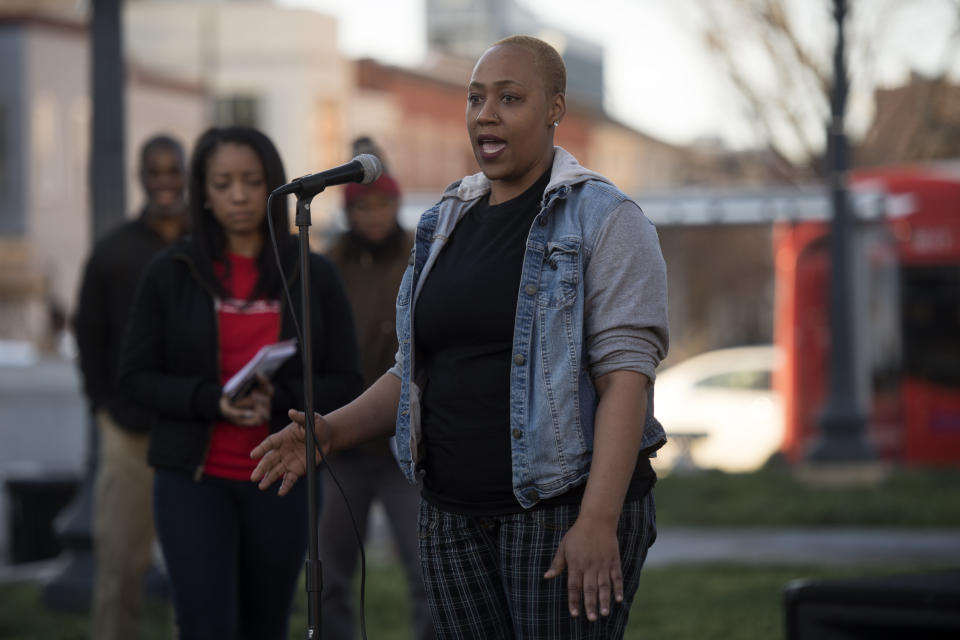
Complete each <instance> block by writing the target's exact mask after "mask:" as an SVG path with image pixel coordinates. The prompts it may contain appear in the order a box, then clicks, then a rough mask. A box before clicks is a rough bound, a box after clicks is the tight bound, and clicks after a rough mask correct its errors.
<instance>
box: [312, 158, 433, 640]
mask: <svg viewBox="0 0 960 640" xmlns="http://www.w3.org/2000/svg"><path fill="white" fill-rule="evenodd" d="M362 143H366V145H364V146H361V144H362ZM378 151H379V150H377V149H376V148H375V147H372V146H370V143H369V141H368V140H366V139H361V140H360V141H358V142H357V143H355V144H354V152H355V153H365V152H366V153H377V155H380V154H379V153H378ZM399 198H400V190H399V188H398V186H397V183H396V181H395V180H394V179H393V178H392V177H390V176H389V175H388V174H386V173H385V174H384V175H383V176H382V177H381V178H379V179H378V180H376V181H375V182H372V183H371V184H369V185H360V184H350V185H347V187H346V191H345V196H344V200H345V205H346V213H347V220H348V224H349V226H350V229H349V231H347V232H346V233H344V234H342V235H341V236H340V237H339V238H337V239H336V240H335V242H334V244H333V246H332V247H331V248H330V250H329V251H328V253H327V255H328V257H329V258H330V259H331V260H332V261H333V263H334V264H336V265H337V268H338V269H339V270H340V274H341V276H342V277H343V281H344V285H345V286H346V289H347V296H348V297H349V298H350V306H351V307H352V309H353V317H354V322H355V323H356V328H357V342H358V344H359V346H360V363H361V368H362V371H363V382H364V387H365V388H366V387H368V386H370V384H372V383H373V382H374V381H376V380H377V378H379V377H380V376H381V375H383V374H384V373H385V372H386V371H387V369H389V368H390V367H391V366H393V363H394V356H395V355H396V352H397V338H396V331H395V328H394V313H395V304H396V299H397V290H398V289H399V287H400V280H401V279H402V278H403V272H404V271H405V270H406V267H407V261H408V259H409V257H410V250H411V248H412V247H413V236H412V234H411V233H409V232H406V231H404V230H403V229H401V228H400V225H399V223H398V220H397V217H398V211H399ZM330 464H331V467H332V468H333V471H334V473H336V474H337V477H338V478H339V480H340V483H341V485H342V486H343V491H344V494H345V495H346V497H347V500H348V502H349V503H350V505H351V508H352V509H353V513H354V515H355V516H356V517H357V526H358V527H359V530H360V534H361V535H363V536H365V535H366V530H367V522H368V518H369V514H370V508H371V506H372V503H373V501H374V500H375V499H378V500H380V502H381V503H382V504H383V507H384V510H385V511H386V514H387V517H388V518H389V519H390V525H391V529H392V531H393V534H394V542H395V547H396V549H397V552H398V554H399V555H400V558H401V560H402V561H403V563H404V566H405V569H406V572H407V582H408V584H409V587H410V594H411V600H412V602H411V605H412V610H413V624H414V635H413V637H414V639H415V640H426V639H428V638H432V637H433V626H432V623H431V622H430V613H429V611H428V609H427V605H426V600H425V596H424V592H423V581H422V579H421V577H420V563H419V558H418V552H417V545H418V542H417V526H416V524H417V523H416V518H417V508H418V505H419V500H420V497H419V491H418V489H417V487H414V486H412V485H410V484H408V483H407V481H406V480H405V479H404V478H403V475H402V474H401V473H400V469H399V468H398V467H397V463H396V460H395V459H394V457H393V453H392V451H391V448H390V443H389V442H388V441H386V440H384V441H382V442H378V443H372V444H368V445H364V446H361V447H357V448H356V449H352V450H349V451H344V452H341V453H338V454H336V455H335V456H332V457H331V460H330ZM323 482H324V494H325V496H326V499H325V500H324V506H323V513H322V514H321V516H320V525H319V526H320V558H321V560H322V561H323V568H324V588H323V593H322V599H323V601H322V604H321V606H322V608H323V612H324V615H323V619H322V621H321V622H322V628H321V636H322V637H324V638H329V639H330V640H352V638H354V637H355V635H356V634H355V628H356V624H355V610H354V605H353V574H354V569H355V568H356V562H357V543H356V540H354V538H353V530H352V529H351V528H350V527H349V526H344V523H345V522H349V517H350V516H349V515H348V514H347V511H346V507H345V506H344V504H343V501H342V500H341V499H340V497H339V496H338V495H337V494H338V492H337V491H336V489H335V487H334V485H333V483H332V481H331V480H330V478H329V476H328V475H327V474H324V475H323Z"/></svg>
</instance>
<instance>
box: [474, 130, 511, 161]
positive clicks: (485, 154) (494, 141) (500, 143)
mask: <svg viewBox="0 0 960 640" xmlns="http://www.w3.org/2000/svg"><path fill="white" fill-rule="evenodd" d="M477 148H478V149H479V150H480V157H482V158H483V159H484V160H493V159H495V158H497V157H499V156H500V154H501V153H503V150H504V149H506V148H507V143H506V141H505V140H503V139H501V138H498V137H496V136H491V135H480V136H477Z"/></svg>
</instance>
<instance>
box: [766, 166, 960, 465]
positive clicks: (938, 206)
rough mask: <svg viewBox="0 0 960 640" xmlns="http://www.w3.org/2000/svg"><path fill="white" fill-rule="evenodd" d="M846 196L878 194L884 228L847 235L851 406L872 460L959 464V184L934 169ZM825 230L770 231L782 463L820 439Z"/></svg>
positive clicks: (871, 179) (874, 176) (873, 174)
mask: <svg viewBox="0 0 960 640" xmlns="http://www.w3.org/2000/svg"><path fill="white" fill-rule="evenodd" d="M851 189H852V191H854V192H863V191H868V192H876V193H877V194H880V195H879V197H878V200H877V206H879V207H882V214H883V215H881V216H877V217H875V218H869V219H863V218H860V219H858V221H857V222H856V223H855V232H854V234H853V236H854V241H853V245H854V246H853V248H852V250H853V260H852V263H853V264H854V268H853V274H852V277H853V282H854V286H853V292H854V293H853V295H854V300H853V304H852V308H853V310H854V311H853V315H854V320H853V321H854V328H855V330H854V336H855V339H856V344H855V345H854V352H855V353H856V354H857V356H856V358H857V361H856V367H855V368H856V370H857V371H858V376H859V378H858V396H859V397H858V401H859V403H860V406H861V408H862V410H863V412H864V414H865V415H866V417H867V424H868V427H867V429H868V437H869V439H870V441H871V443H872V444H873V446H874V447H875V449H876V451H877V452H878V454H879V455H880V457H882V458H885V459H889V460H895V461H900V462H905V463H957V462H960V178H958V177H957V176H956V175H949V174H947V173H945V172H942V171H939V170H937V169H932V168H910V167H906V168H904V167H899V168H886V169H877V170H870V171H861V172H856V173H854V174H853V175H852V177H851ZM828 233H829V225H828V224H827V223H826V222H821V221H802V222H783V223H778V224H777V226H776V228H775V233H774V252H775V255H774V264H775V269H776V273H775V282H776V284H775V289H776V304H775V311H774V314H775V315H774V317H775V320H774V322H775V326H774V341H775V342H776V343H777V345H779V347H780V348H781V349H782V351H783V353H784V363H785V366H784V367H783V368H782V370H781V371H779V372H778V374H777V375H776V376H775V380H774V385H775V387H776V388H777V389H778V390H779V391H780V393H781V394H782V396H783V398H784V407H785V412H786V416H785V418H786V429H785V432H786V436H785V440H784V444H783V452H784V454H785V456H786V457H787V459H788V460H790V461H793V462H797V461H799V460H801V459H802V458H803V456H804V454H805V452H806V451H807V449H808V448H809V446H810V445H811V443H812V441H813V438H814V437H815V436H816V435H817V431H818V419H819V416H820V413H821V411H822V409H823V407H824V402H825V400H826V397H827V389H828V386H827V385H828V384H829V380H828V360H829V358H828V353H829V348H830V331H829V319H828V315H829V313H828V312H829V309H828V305H829V281H830V251H829V237H828Z"/></svg>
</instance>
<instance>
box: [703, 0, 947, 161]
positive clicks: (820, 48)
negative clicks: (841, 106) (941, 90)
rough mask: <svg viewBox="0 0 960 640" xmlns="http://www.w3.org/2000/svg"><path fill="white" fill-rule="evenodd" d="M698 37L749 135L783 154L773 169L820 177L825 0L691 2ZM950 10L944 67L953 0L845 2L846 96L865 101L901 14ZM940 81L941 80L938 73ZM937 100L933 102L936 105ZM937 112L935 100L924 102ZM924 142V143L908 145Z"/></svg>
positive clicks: (829, 40) (828, 73) (827, 43)
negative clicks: (729, 86)
mask: <svg viewBox="0 0 960 640" xmlns="http://www.w3.org/2000/svg"><path fill="white" fill-rule="evenodd" d="M695 3H696V6H697V8H698V9H699V16H700V18H701V22H700V24H699V26H698V27H697V29H698V31H699V34H700V36H701V37H702V40H703V42H704V44H705V46H706V48H707V50H708V51H709V52H710V54H711V55H712V57H713V59H714V60H715V61H716V63H717V64H718V65H719V66H720V68H721V69H722V71H723V73H724V74H725V76H726V77H727V78H728V79H729V81H730V83H731V84H732V86H733V88H734V89H735V90H736V93H737V95H738V97H739V98H740V100H741V103H742V105H743V107H744V109H745V115H746V118H747V119H748V121H749V122H750V123H751V125H752V126H753V128H754V131H755V136H756V138H757V140H758V141H759V142H760V143H761V144H763V145H766V146H768V147H769V148H770V149H771V150H774V151H776V152H778V153H779V154H781V155H783V156H785V157H787V158H789V159H790V160H791V161H792V162H793V167H789V166H787V165H784V166H783V167H781V170H782V171H784V172H786V173H788V174H789V173H792V174H793V175H786V176H785V177H787V178H793V179H802V178H803V177H806V176H809V175H822V174H823V171H824V167H823V163H822V157H823V153H824V144H825V135H824V126H825V123H826V122H827V119H828V117H829V112H830V107H829V105H830V91H831V88H832V85H833V77H832V61H831V55H832V52H833V46H834V36H833V35H832V34H833V33H835V31H834V29H833V26H834V25H833V23H832V15H831V7H832V2H831V1H830V0H821V1H820V2H818V3H813V2H807V0H802V1H795V0H794V1H791V0H695ZM935 6H939V7H940V8H942V7H943V6H946V7H949V8H951V12H952V14H953V16H954V23H955V27H954V29H953V36H952V37H951V39H950V40H949V42H948V46H947V48H946V50H945V51H944V54H943V66H942V68H943V69H944V73H945V70H946V69H947V68H948V66H949V65H951V64H954V63H955V62H956V56H957V52H958V45H960V0H914V1H912V2H900V1H898V0H851V20H850V21H849V24H848V26H847V34H848V42H849V45H848V51H849V54H848V68H849V69H850V87H851V99H852V100H860V101H863V100H869V99H872V95H873V92H874V90H875V88H876V86H877V68H876V60H877V59H878V55H879V54H880V53H882V50H883V47H884V45H885V43H886V42H888V41H889V40H888V39H889V38H890V37H891V34H892V32H893V31H894V30H895V29H896V28H897V27H898V25H899V24H900V19H901V18H902V17H903V15H904V12H907V11H914V12H917V11H927V10H930V9H931V8H933V7H935ZM942 83H943V84H946V77H945V75H944V76H943V77H942ZM940 103H942V101H938V103H937V104H940ZM930 108H931V109H933V110H934V111H935V112H937V113H939V112H940V111H942V109H939V110H938V107H936V105H931V107H930ZM921 115H922V114H921ZM912 144H915V145H920V146H924V145H925V144H926V142H916V141H915V142H913V143H912Z"/></svg>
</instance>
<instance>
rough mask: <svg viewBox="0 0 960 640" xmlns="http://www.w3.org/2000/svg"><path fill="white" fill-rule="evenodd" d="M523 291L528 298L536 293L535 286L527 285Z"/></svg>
mask: <svg viewBox="0 0 960 640" xmlns="http://www.w3.org/2000/svg"><path fill="white" fill-rule="evenodd" d="M523 290H524V292H525V293H526V294H527V295H528V296H532V295H533V294H535V293H536V292H537V285H535V284H528V285H527V286H526V287H524V288H523Z"/></svg>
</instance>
